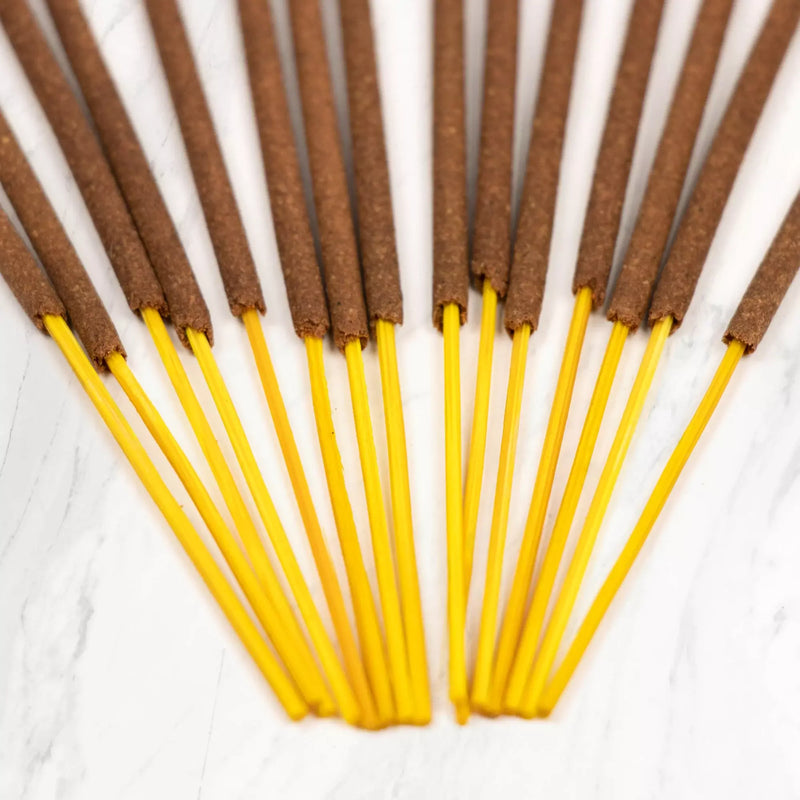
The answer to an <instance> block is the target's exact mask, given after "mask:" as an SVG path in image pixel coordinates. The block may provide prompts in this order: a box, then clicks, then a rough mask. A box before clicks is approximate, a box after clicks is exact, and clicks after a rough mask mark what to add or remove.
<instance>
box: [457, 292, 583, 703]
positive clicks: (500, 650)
mask: <svg viewBox="0 0 800 800" xmlns="http://www.w3.org/2000/svg"><path fill="white" fill-rule="evenodd" d="M591 310H592V293H591V290H590V289H588V288H583V289H581V290H580V291H579V292H578V294H577V295H576V296H575V305H574V308H573V311H572V319H571V320H570V325H569V330H568V332H567V341H566V344H565V346H564V355H563V356H562V359H561V368H560V371H559V375H558V382H557V383H556V390H555V394H554V396H553V405H552V407H551V409H550V418H549V419H548V421H547V429H546V431H545V435H544V443H543V444H542V454H541V457H540V459H539V468H538V470H537V473H536V481H535V483H534V486H533V495H532V497H531V505H530V509H529V511H528V519H527V522H526V523H525V531H524V533H523V537H522V545H521V547H520V552H519V556H518V558H517V567H516V570H515V571H514V580H513V583H512V585H511V594H510V595H509V598H508V605H507V606H506V613H505V616H504V617H503V622H502V626H501V628H500V638H499V642H498V647H497V659H496V663H495V668H494V674H493V676H491V675H490V676H488V677H487V678H486V679H485V680H484V682H483V684H482V685H481V687H480V689H481V691H480V693H476V692H475V691H473V703H474V704H475V705H477V706H479V707H481V708H482V709H483V710H485V711H487V712H488V713H498V712H499V711H500V709H499V708H495V707H493V706H492V704H491V702H490V700H491V698H490V691H491V683H492V682H496V683H500V684H501V685H503V684H505V682H506V680H507V678H508V671H509V669H510V668H511V662H512V660H513V658H514V651H515V650H516V647H517V639H518V636H519V631H520V627H521V625H522V617H523V614H524V613H525V604H526V601H527V598H528V589H529V587H530V583H531V577H532V576H533V567H534V564H535V563H536V553H537V551H538V549H539V539H540V538H541V535H542V528H543V526H544V520H545V516H546V514H547V502H548V500H549V499H550V491H551V489H552V488H553V479H554V477H555V472H556V464H557V463H558V456H559V453H560V451H561V442H562V441H563V439H564V428H565V427H566V424H567V416H568V414H569V406H570V403H571V401H572V390H573V387H574V386H575V375H576V374H577V371H578V363H579V361H580V356H581V350H582V348H583V338H584V336H585V334H586V325H587V323H588V321H589V314H590V313H591ZM492 644H494V643H493V642H492Z"/></svg>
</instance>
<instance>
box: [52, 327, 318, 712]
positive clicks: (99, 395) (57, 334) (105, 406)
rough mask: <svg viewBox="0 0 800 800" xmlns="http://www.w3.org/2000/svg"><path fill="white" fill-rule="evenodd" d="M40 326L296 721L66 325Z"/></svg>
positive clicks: (282, 680) (268, 663)
mask: <svg viewBox="0 0 800 800" xmlns="http://www.w3.org/2000/svg"><path fill="white" fill-rule="evenodd" d="M44 324H45V327H46V328H47V331H48V333H49V334H50V335H51V336H52V337H53V340H54V341H55V342H56V344H57V345H58V347H59V348H60V350H61V352H62V353H63V354H64V357H65V358H66V359H67V361H68V362H69V364H70V366H71V367H72V370H73V371H74V373H75V375H76V376H77V378H78V380H79V381H80V383H81V385H82V386H83V388H84V390H85V391H86V393H87V395H88V396H89V398H90V400H91V401H92V403H93V404H94V406H95V408H96V409H97V411H98V413H99V414H100V416H101V417H102V418H103V421H104V422H105V424H106V425H107V426H108V429H109V430H110V431H111V434H112V435H113V437H114V439H115V440H116V441H117V444H119V446H120V448H121V449H122V451H123V452H124V453H125V456H126V458H127V459H128V461H129V462H130V464H131V466H132V467H133V468H134V470H135V472H136V474H137V475H138V476H139V479H140V480H141V481H142V483H143V484H144V486H145V488H146V489H147V492H148V493H149V494H150V496H151V497H152V498H153V500H154V502H155V503H156V505H157V506H158V508H159V510H160V511H161V513H162V514H163V515H164V517H165V518H166V520H167V522H168V523H169V525H170V527H171V528H172V530H173V532H174V533H175V536H176V537H177V538H178V540H179V541H180V543H181V546H182V547H183V549H184V551H185V552H186V554H187V555H188V556H189V558H190V559H191V561H192V563H193V564H194V566H195V568H196V569H197V571H198V572H199V573H200V576H201V577H202V579H203V581H204V583H205V584H206V586H207V587H208V589H209V591H210V592H211V594H212V595H213V596H214V599H215V600H216V601H217V603H218V604H219V606H220V608H221V609H222V611H223V613H224V614H225V616H226V617H227V619H228V621H229V622H230V624H231V626H232V627H233V629H234V630H235V631H236V633H237V635H238V636H239V638H240V640H241V641H242V644H244V646H245V648H246V649H247V651H248V653H250V655H251V657H252V658H253V660H254V661H255V662H256V664H257V666H258V668H259V670H260V671H261V673H262V675H263V676H264V677H265V678H266V680H267V682H268V683H269V684H270V686H271V687H272V689H273V691H274V692H275V694H276V696H277V697H278V699H279V701H280V702H281V704H282V706H283V707H284V709H285V710H286V713H287V714H288V715H289V716H290V717H291V718H292V719H295V720H297V719H302V717H303V716H305V714H306V713H307V711H308V706H307V705H306V703H305V702H304V700H303V698H302V697H301V696H300V694H299V693H298V692H297V690H296V688H295V687H294V685H293V684H292V682H291V680H290V679H289V678H288V677H287V675H286V673H285V672H284V671H283V669H282V668H281V666H280V664H279V663H278V661H277V660H276V659H275V656H274V655H273V654H272V652H271V651H270V649H269V648H268V647H267V645H266V643H265V642H264V640H263V639H262V638H261V635H260V634H259V632H258V629H257V628H256V626H255V624H254V623H253V621H252V620H251V619H250V617H249V616H248V614H247V612H246V611H245V609H244V606H242V604H241V603H240V602H239V600H238V598H237V597H236V593H235V592H234V591H233V589H232V588H231V587H230V585H229V584H228V582H227V581H226V580H225V576H224V575H223V574H222V572H221V571H220V569H219V567H218V566H217V564H216V562H215V561H214V559H213V558H212V556H211V554H210V553H209V552H208V550H207V549H206V547H205V545H204V544H203V542H202V540H201V539H200V537H199V536H198V535H197V532H196V531H195V530H194V528H193V527H192V525H191V522H190V521H189V519H188V517H187V516H186V515H185V514H184V512H183V511H182V510H181V507H180V506H179V505H178V503H177V501H176V500H175V498H174V497H173V496H172V495H171V494H170V492H169V490H168V489H167V487H166V485H165V484H164V482H163V481H162V480H161V477H160V476H159V475H158V472H157V471H156V469H155V467H154V466H153V463H152V462H151V461H150V459H149V458H148V456H147V453H146V452H145V450H144V448H143V447H142V445H141V443H140V442H139V441H138V439H137V438H136V435H135V434H134V432H133V430H132V429H131V428H130V426H129V425H128V423H127V422H126V420H125V418H124V417H123V415H122V412H121V411H120V410H119V408H118V407H117V405H116V403H114V400H113V399H112V397H111V395H110V394H109V393H108V390H107V389H106V388H105V386H104V385H103V383H102V381H101V380H100V378H99V377H98V375H97V373H96V372H95V370H94V368H93V367H92V365H91V363H90V362H89V360H88V358H87V357H86V355H85V354H84V352H83V351H82V350H81V348H80V345H79V344H78V342H77V340H76V339H75V337H74V336H73V335H72V332H71V331H70V329H69V327H68V326H67V324H66V322H65V321H64V319H63V318H62V317H54V316H50V315H47V316H45V318H44Z"/></svg>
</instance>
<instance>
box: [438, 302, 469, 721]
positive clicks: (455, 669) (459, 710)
mask: <svg viewBox="0 0 800 800" xmlns="http://www.w3.org/2000/svg"><path fill="white" fill-rule="evenodd" d="M442 333H443V336H444V451H445V505H446V515H447V619H448V639H449V653H450V664H449V671H450V700H451V702H452V703H453V705H454V706H455V711H456V720H457V721H458V723H459V724H460V725H463V724H464V723H466V721H467V720H468V719H469V694H468V689H467V657H466V647H465V641H464V639H465V626H466V594H465V592H464V530H463V499H462V494H461V492H462V487H461V367H460V357H459V346H458V345H459V342H458V340H459V336H460V333H461V310H460V309H459V307H458V306H457V305H456V304H455V303H448V304H447V305H446V306H445V307H444V309H443V311H442Z"/></svg>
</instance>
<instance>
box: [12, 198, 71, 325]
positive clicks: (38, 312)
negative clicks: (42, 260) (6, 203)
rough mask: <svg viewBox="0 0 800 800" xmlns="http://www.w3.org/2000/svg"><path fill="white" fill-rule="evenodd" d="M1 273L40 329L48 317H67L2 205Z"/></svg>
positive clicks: (53, 290)
mask: <svg viewBox="0 0 800 800" xmlns="http://www.w3.org/2000/svg"><path fill="white" fill-rule="evenodd" d="M0 275H2V276H3V279H4V280H5V282H6V283H7V284H8V287H9V289H11V291H12V293H13V295H14V297H16V298H17V301H18V302H19V304H20V305H21V306H22V308H23V310H24V311H25V313H26V314H27V315H28V316H29V317H30V318H31V320H33V324H34V325H36V327H37V328H38V329H39V330H40V331H43V330H44V329H45V327H44V318H45V317H46V316H53V317H66V316H67V312H66V310H65V309H64V305H63V303H62V302H61V300H59V298H58V295H57V294H56V292H55V289H53V287H52V286H51V285H50V284H49V283H48V281H47V278H45V276H44V273H43V272H42V271H41V270H40V269H39V265H38V264H37V263H36V261H35V260H34V258H33V256H32V255H31V253H30V251H29V250H28V248H27V247H25V243H24V242H23V241H22V239H21V238H20V235H19V234H18V233H17V232H16V230H15V229H14V225H13V223H12V222H11V220H10V219H9V218H8V216H7V215H6V212H5V211H3V209H2V208H0Z"/></svg>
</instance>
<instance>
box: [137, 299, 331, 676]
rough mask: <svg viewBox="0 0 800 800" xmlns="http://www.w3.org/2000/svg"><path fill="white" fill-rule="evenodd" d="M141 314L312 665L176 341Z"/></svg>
mask: <svg viewBox="0 0 800 800" xmlns="http://www.w3.org/2000/svg"><path fill="white" fill-rule="evenodd" d="M142 318H143V319H144V322H145V324H146V325H147V329H148V331H149V332H150V336H151V337H152V339H153V343H154V344H155V347H156V350H157V351H158V354H159V356H160V357H161V361H162V363H163V364H164V368H165V370H166V372H167V375H168V377H169V379H170V382H171V383H172V387H173V389H174V390H175V394H176V395H177V396H178V399H179V401H180V403H181V406H182V407H183V410H184V413H185V414H186V417H187V419H188V420H189V424H190V425H191V428H192V431H193V432H194V434H195V436H196V437H197V441H198V443H199V444H200V448H201V449H202V451H203V455H204V456H205V458H206V461H207V462H208V464H209V467H210V468H211V472H212V474H213V475H214V479H215V480H216V482H217V485H218V486H219V489H220V492H221V493H222V497H223V499H224V500H225V505H226V506H227V507H228V510H229V511H230V513H231V517H232V518H233V522H234V526H235V527H236V530H237V532H238V533H239V538H240V539H241V541H242V544H243V545H244V549H245V552H246V553H247V557H248V559H249V560H250V563H251V565H252V566H253V571H254V572H255V574H256V577H257V578H258V581H259V583H260V584H261V587H262V589H263V590H264V593H265V594H266V596H267V598H268V600H269V602H270V603H271V604H272V606H273V608H274V610H275V614H276V616H277V617H278V619H279V621H280V623H281V624H282V625H283V627H284V629H285V630H286V632H287V634H288V635H289V636H290V637H291V638H292V640H293V641H295V642H297V643H298V646H300V647H302V648H303V650H304V652H306V654H307V655H306V658H307V660H308V663H309V664H312V665H315V661H314V657H313V655H312V654H311V651H310V649H309V648H308V645H307V644H306V642H305V637H304V635H303V631H302V630H301V628H300V625H299V623H298V621H297V619H296V617H295V615H294V611H293V610H292V607H291V606H290V605H289V602H288V600H287V599H286V595H285V594H284V592H283V589H282V587H281V585H280V582H279V581H278V577H277V575H276V574H275V571H274V570H273V568H272V564H271V563H270V560H269V557H268V555H267V552H266V550H265V549H264V544H263V542H262V541H261V537H260V536H259V534H258V531H257V530H256V527H255V525H254V523H253V521H252V519H251V518H250V513H249V512H248V510H247V506H246V505H245V503H244V499H243V498H242V495H241V494H240V492H239V488H238V486H237V485H236V481H235V480H234V477H233V474H232V473H231V471H230V469H229V468H228V464H227V462H226V461H225V456H224V455H223V453H222V450H221V449H220V446H219V444H218V443H217V440H216V438H215V436H214V432H213V430H212V429H211V425H210V424H209V422H208V419H207V417H206V415H205V412H204V411H203V408H202V406H201V405H200V401H199V400H198V399H197V395H196V394H195V392H194V389H193V388H192V385H191V383H190V381H189V376H188V375H187V374H186V370H185V369H184V367H183V364H182V363H181V360H180V358H179V356H178V352H177V350H176V349H175V345H174V344H173V343H172V339H171V338H170V335H169V331H167V327H166V325H165V324H164V320H163V319H162V318H161V314H159V313H158V311H156V310H155V309H151V308H145V309H143V310H142Z"/></svg>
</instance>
